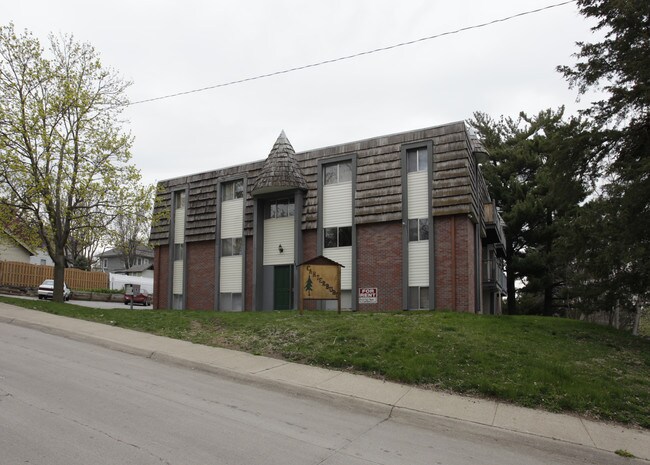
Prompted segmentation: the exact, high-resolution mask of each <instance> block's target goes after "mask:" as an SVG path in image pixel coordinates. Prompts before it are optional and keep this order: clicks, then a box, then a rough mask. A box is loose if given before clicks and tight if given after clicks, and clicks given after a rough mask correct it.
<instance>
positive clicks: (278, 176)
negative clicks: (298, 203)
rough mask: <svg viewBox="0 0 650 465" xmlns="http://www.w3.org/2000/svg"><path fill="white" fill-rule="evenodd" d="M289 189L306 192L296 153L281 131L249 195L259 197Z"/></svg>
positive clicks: (305, 183) (305, 184) (305, 182)
mask: <svg viewBox="0 0 650 465" xmlns="http://www.w3.org/2000/svg"><path fill="white" fill-rule="evenodd" d="M291 189H303V190H307V181H305V177H304V176H303V175H302V171H301V170H300V166H299V165H298V162H297V161H296V152H295V151H294V150H293V147H292V146H291V142H289V139H287V136H286V135H285V133H284V131H282V132H281V133H280V135H279V136H278V139H277V140H276V141H275V144H273V148H272V149H271V153H269V156H268V158H267V159H266V161H265V162H264V167H263V168H262V171H260V174H259V175H258V177H257V179H256V180H255V184H253V189H252V190H251V194H252V195H260V194H267V193H270V192H278V191H285V190H291Z"/></svg>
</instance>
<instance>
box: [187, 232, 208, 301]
mask: <svg viewBox="0 0 650 465" xmlns="http://www.w3.org/2000/svg"><path fill="white" fill-rule="evenodd" d="M186 248H187V249H186V254H185V260H186V263H185V272H186V274H187V276H186V280H185V282H186V288H185V296H186V301H185V302H186V308H187V309H188V310H213V309H214V306H215V301H214V298H215V295H214V293H215V285H214V284H215V261H214V260H215V246H214V241H203V242H190V243H188V244H186Z"/></svg>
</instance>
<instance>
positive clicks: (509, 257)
mask: <svg viewBox="0 0 650 465" xmlns="http://www.w3.org/2000/svg"><path fill="white" fill-rule="evenodd" d="M513 257H514V251H513V247H512V242H511V240H510V239H508V240H506V271H507V274H506V284H507V286H508V308H507V312H506V313H507V314H508V315H516V314H517V290H516V289H515V273H514V272H513V270H512V261H513Z"/></svg>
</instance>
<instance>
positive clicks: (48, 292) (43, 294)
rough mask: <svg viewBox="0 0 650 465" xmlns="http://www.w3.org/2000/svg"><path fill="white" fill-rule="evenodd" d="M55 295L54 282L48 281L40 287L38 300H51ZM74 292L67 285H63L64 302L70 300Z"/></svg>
mask: <svg viewBox="0 0 650 465" xmlns="http://www.w3.org/2000/svg"><path fill="white" fill-rule="evenodd" d="M53 294H54V280H53V279H46V280H45V281H43V282H42V283H41V285H40V286H38V298H39V299H51V298H52V295H53ZM71 295H72V291H71V290H70V288H69V287H68V286H67V284H66V283H63V300H70V297H71Z"/></svg>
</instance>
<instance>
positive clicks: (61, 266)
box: [52, 247, 65, 302]
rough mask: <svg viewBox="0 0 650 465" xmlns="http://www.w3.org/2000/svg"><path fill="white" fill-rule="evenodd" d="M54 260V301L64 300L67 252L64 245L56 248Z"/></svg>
mask: <svg viewBox="0 0 650 465" xmlns="http://www.w3.org/2000/svg"><path fill="white" fill-rule="evenodd" d="M52 258H53V261H54V293H53V295H52V300H53V301H54V302H63V301H64V299H63V283H64V282H65V252H64V250H63V248H62V247H57V248H56V253H55V256H54V257H52Z"/></svg>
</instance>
